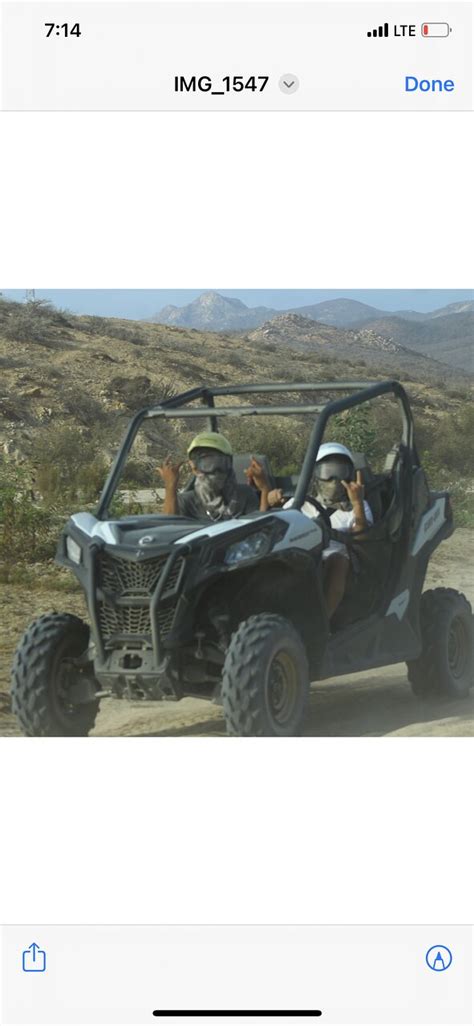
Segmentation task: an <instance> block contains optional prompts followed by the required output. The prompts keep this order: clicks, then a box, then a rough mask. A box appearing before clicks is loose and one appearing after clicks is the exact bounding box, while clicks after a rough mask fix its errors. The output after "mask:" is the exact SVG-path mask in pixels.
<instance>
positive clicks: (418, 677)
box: [407, 588, 474, 698]
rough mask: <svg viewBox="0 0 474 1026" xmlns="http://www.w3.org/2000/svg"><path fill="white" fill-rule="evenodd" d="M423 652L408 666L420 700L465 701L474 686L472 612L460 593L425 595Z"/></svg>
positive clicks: (438, 590) (440, 591)
mask: <svg viewBox="0 0 474 1026" xmlns="http://www.w3.org/2000/svg"><path fill="white" fill-rule="evenodd" d="M420 623H421V636H422V642H423V651H422V653H421V655H420V656H419V657H418V659H414V660H412V661H411V662H409V663H407V666H408V679H409V681H410V684H411V686H412V690H413V692H414V694H415V695H416V696H417V697H418V698H430V697H432V696H433V697H434V696H440V695H444V696H445V697H450V698H464V697H465V696H466V695H467V694H468V691H469V688H471V687H472V685H473V683H474V631H473V617H472V609H471V606H470V604H469V602H468V601H467V599H466V598H465V597H464V595H461V593H460V592H459V591H455V590H454V589H453V588H435V589H434V590H433V591H425V592H424V594H423V595H422V596H421V606H420Z"/></svg>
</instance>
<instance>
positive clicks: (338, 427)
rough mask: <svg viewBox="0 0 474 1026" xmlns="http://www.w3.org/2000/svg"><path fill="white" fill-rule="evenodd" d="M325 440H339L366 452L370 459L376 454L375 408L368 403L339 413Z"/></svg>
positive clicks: (332, 422)
mask: <svg viewBox="0 0 474 1026" xmlns="http://www.w3.org/2000/svg"><path fill="white" fill-rule="evenodd" d="M324 437H325V441H331V440H334V441H337V442H340V443H341V445H347V447H348V449H351V450H353V451H354V452H364V453H365V454H366V456H367V457H368V458H369V459H371V458H372V459H373V457H374V456H375V454H376V439H377V428H376V424H375V419H374V412H373V408H372V407H371V406H369V405H368V404H367V403H366V404H364V405H363V406H355V407H353V409H351V410H344V412H343V413H337V414H336V415H335V416H334V417H331V420H330V421H329V424H328V430H327V432H326V434H325V436H324Z"/></svg>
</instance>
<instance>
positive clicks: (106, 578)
mask: <svg viewBox="0 0 474 1026" xmlns="http://www.w3.org/2000/svg"><path fill="white" fill-rule="evenodd" d="M167 559H168V556H167V555H164V556H157V557H156V559H147V560H144V561H143V563H133V562H131V561H130V560H128V559H120V558H117V557H116V556H110V555H109V554H108V553H107V552H104V553H103V554H102V555H101V557H100V559H99V582H100V585H101V587H102V588H104V589H105V590H106V591H113V592H116V593H117V594H119V595H121V596H122V598H125V597H126V596H127V595H130V596H132V595H133V596H135V597H137V596H140V595H152V594H153V592H154V590H155V587H156V585H157V584H158V581H159V579H160V576H161V573H162V570H163V567H164V565H165V563H166V561H167ZM177 562H181V561H180V560H178V561H177Z"/></svg>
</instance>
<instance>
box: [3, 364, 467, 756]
mask: <svg viewBox="0 0 474 1026" xmlns="http://www.w3.org/2000/svg"><path fill="white" fill-rule="evenodd" d="M338 392H341V393H346V394H345V395H343V396H342V397H340V398H338V397H337V393H338ZM278 393H286V395H287V396H288V395H294V394H296V395H297V401H296V402H295V401H292V402H287V403H286V404H284V405H279V402H281V400H280V398H279V396H278ZM308 394H309V401H308V400H307V395H308ZM252 395H253V396H256V397H258V399H257V401H258V403H259V405H251V404H250V402H249V400H247V402H248V405H246V404H244V405H242V399H241V397H242V396H246V397H249V396H252ZM325 395H326V397H327V396H328V395H329V396H334V395H336V398H334V397H333V398H331V399H330V400H329V401H328V399H327V398H326V400H325V401H324V400H323V401H319V397H321V399H323V397H324V396H325ZM381 396H385V397H387V396H391V397H392V401H393V399H394V398H395V400H396V405H398V409H399V413H400V420H401V431H400V436H399V437H400V440H399V442H398V443H397V444H396V445H395V446H394V447H393V448H392V449H391V451H390V452H389V453H388V454H387V457H386V461H385V466H384V467H383V469H382V470H381V472H379V473H374V472H373V471H372V470H371V468H370V466H369V465H368V463H367V460H366V459H365V457H364V455H363V454H361V453H359V454H357V455H356V456H355V461H356V466H357V467H358V468H359V469H361V470H362V472H363V476H364V480H365V489H366V498H367V501H368V502H369V504H370V506H371V509H372V512H373V515H374V524H373V526H371V527H370V528H369V529H368V530H367V531H366V532H365V536H364V538H363V539H362V538H360V537H358V535H357V534H355V533H350V534H349V533H345V534H344V541H345V543H346V544H348V545H349V547H350V551H351V553H352V556H353V557H354V566H356V570H355V571H354V572H353V573H351V575H350V579H349V586H348V588H347V592H346V594H345V596H344V598H343V601H342V603H341V605H340V607H339V609H338V610H337V614H336V617H335V618H334V620H333V621H332V622H331V624H330V623H329V622H328V616H327V611H326V605H325V600H324V593H323V587H322V577H323V574H322V557H321V554H322V551H323V549H324V548H325V547H326V546H327V545H328V542H329V540H330V538H331V533H332V532H331V527H330V522H329V519H328V518H327V517H325V516H324V515H323V514H324V511H322V512H321V514H320V515H316V517H315V518H314V519H311V518H309V517H307V516H306V515H305V514H304V513H302V512H301V506H302V505H303V503H304V502H305V499H306V496H307V494H308V493H309V491H310V483H311V478H312V475H313V470H314V464H315V459H316V454H317V452H318V449H319V446H320V444H321V442H322V439H323V436H324V432H325V429H326V427H327V424H328V421H329V419H330V418H331V417H333V416H334V415H336V414H341V413H342V412H343V411H349V410H351V409H353V408H354V407H356V406H358V405H360V404H362V403H367V402H371V401H372V400H375V399H377V397H381ZM223 397H227V404H226V405H223V406H219V405H216V400H222V398H223ZM305 399H306V401H305ZM202 404H204V409H203V406H202ZM275 414H277V415H278V416H285V415H288V416H293V417H295V416H296V417H301V416H302V415H306V416H309V417H311V418H313V420H314V424H313V425H312V427H311V433H310V437H309V443H308V445H307V450H306V454H305V457H304V460H303V465H302V467H301V471H300V473H299V475H298V477H297V478H295V479H291V478H287V479H285V480H282V479H278V478H276V479H272V481H271V483H272V484H273V485H274V486H276V487H278V486H279V487H282V488H283V489H284V491H286V493H288V494H291V493H293V495H294V503H293V506H292V508H287V509H284V508H280V509H271V510H269V511H268V512H265V513H263V512H255V513H252V514H249V515H245V516H242V517H240V518H237V519H232V520H224V521H222V522H218V523H214V522H200V521H199V522H198V521H196V520H190V519H187V518H185V517H182V516H169V515H164V514H163V513H158V512H157V513H150V514H143V515H138V516H136V515H133V516H131V515H128V516H122V517H115V518H114V517H113V516H112V517H111V516H110V514H109V509H110V506H111V504H112V502H113V500H114V495H115V494H116V492H117V488H118V485H119V481H120V480H121V477H122V474H123V470H124V465H125V462H126V460H127V457H128V455H129V453H130V450H131V447H132V444H133V442H134V440H135V437H136V435H137V432H138V431H139V429H140V427H142V426H143V425H144V424H146V423H149V421H150V419H151V418H156V419H159V418H161V419H162V422H163V421H164V420H166V419H167V418H183V419H186V418H189V421H188V426H193V425H195V423H196V421H197V423H199V424H200V425H201V429H202V418H203V417H204V418H206V420H207V424H208V426H209V428H210V429H211V430H213V431H217V430H218V429H219V423H220V420H221V418H224V417H226V418H227V417H249V416H250V417H252V416H253V417H256V416H263V417H265V416H271V415H275ZM348 416H350V414H348ZM156 426H157V425H156V424H155V427H156ZM256 448H257V449H258V446H257V447H256ZM249 458H250V454H248V455H245V456H244V454H241V455H240V457H239V456H236V457H235V460H234V464H235V467H236V469H237V472H238V474H240V475H241V479H243V480H245V478H242V475H243V467H244V466H245V464H246V463H247V462H248V460H249ZM260 458H261V459H262V460H263V462H264V463H266V460H265V457H264V456H260ZM267 471H268V474H269V476H270V477H271V471H270V468H269V467H268V466H267ZM190 486H191V487H192V482H191V485H190ZM453 530H454V527H453V516H452V511H451V505H450V499H449V495H448V493H447V492H433V491H430V489H429V487H428V484H427V480H426V476H425V473H424V471H423V468H422V467H421V466H420V460H419V457H418V453H417V449H416V445H415V440H414V431H413V419H412V415H411V410H410V404H409V401H408V397H407V395H406V392H405V390H404V389H403V387H402V386H401V385H400V384H399V383H398V382H396V381H385V382H381V383H380V382H379V383H370V382H369V383H367V382H359V383H357V382H325V383H316V384H291V385H289V384H288V383H286V384H274V385H268V384H255V385H248V386H246V385H238V386H234V387H222V388H195V389H193V390H191V391H188V392H185V393H183V394H181V395H178V396H175V397H173V398H171V399H167V400H165V401H163V402H162V403H161V404H160V405H157V406H155V407H153V408H150V409H142V410H140V411H139V412H138V413H137V414H136V415H135V417H134V418H133V419H132V421H131V423H130V425H129V428H128V430H127V432H126V435H125V437H124V440H123V442H122V445H121V447H120V449H119V452H118V454H117V456H116V459H115V462H114V464H113V466H112V469H111V471H110V474H109V476H108V479H107V481H106V483H105V486H104V489H103V492H102V496H101V499H100V503H99V506H98V509H97V511H96V514H95V515H92V513H88V512H83V513H77V514H75V515H74V516H72V517H71V518H70V520H69V521H68V523H67V524H66V526H65V528H64V531H63V533H62V536H61V538H60V541H59V545H58V550H57V556H56V559H57V562H58V563H60V564H61V565H62V566H67V567H69V568H70V569H71V570H72V571H73V572H74V573H75V575H76V577H77V578H78V580H79V581H80V583H81V585H82V587H83V589H84V592H85V595H86V599H87V605H88V610H89V619H90V625H89V624H87V623H85V622H83V621H82V620H81V619H79V618H78V617H76V616H73V615H71V614H69V613H58V612H52V613H46V614H45V615H43V616H40V617H38V618H37V619H36V620H34V621H33V622H32V623H31V624H30V626H29V627H28V628H27V630H26V631H25V633H24V635H23V637H22V639H21V641H20V643H19V645H18V648H17V651H16V654H15V658H14V664H13V687H12V700H13V709H14V712H15V713H16V715H17V717H18V719H19V721H20V724H21V726H22V729H23V731H24V732H25V733H26V734H28V735H34V736H41V735H42V736H46V735H76V736H77V735H86V734H88V733H89V731H90V730H91V729H92V728H93V726H94V722H95V719H96V715H97V711H98V709H99V703H100V700H101V698H102V697H104V696H115V697H116V698H117V699H127V700H129V701H130V700H131V701H144V700H145V701H147V700H160V699H171V700H178V699H181V698H183V696H187V695H193V696H200V697H207V698H214V699H215V700H217V701H220V702H222V705H223V711H224V716H225V721H226V726H227V731H228V733H229V734H232V735H240V736H250V735H261V736H262V735H263V736H285V735H295V734H298V733H299V732H300V731H301V729H302V727H303V725H304V718H305V710H306V705H307V701H308V694H309V687H310V681H314V680H321V679H324V678H328V677H335V676H338V675H341V674H347V673H352V672H355V671H363V670H366V669H369V668H372V667H378V666H385V665H387V664H390V663H399V662H401V661H406V662H407V664H408V678H409V680H410V682H411V686H412V689H413V691H414V693H415V695H416V696H417V697H420V698H423V699H427V698H429V697H430V696H434V695H440V694H442V695H445V696H446V697H453V698H459V697H462V696H465V695H467V693H468V690H469V687H470V686H471V684H472V678H473V618H472V613H471V607H470V605H469V603H468V602H467V600H466V598H465V597H464V596H463V595H461V594H460V593H459V592H457V591H454V590H452V589H451V588H436V589H435V590H433V591H427V592H425V593H424V594H422V592H423V583H424V579H425V573H426V568H427V564H428V560H429V558H430V556H431V553H432V552H433V551H434V549H435V548H436V547H437V546H438V545H439V544H440V542H441V541H442V540H443V539H444V538H447V537H449V535H451V534H452V532H453Z"/></svg>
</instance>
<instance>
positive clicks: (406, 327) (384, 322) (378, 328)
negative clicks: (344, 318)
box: [364, 304, 474, 373]
mask: <svg viewBox="0 0 474 1026" xmlns="http://www.w3.org/2000/svg"><path fill="white" fill-rule="evenodd" d="M465 305H466V307H467V309H464V310H458V311H454V312H451V313H449V314H446V313H443V312H442V311H435V313H434V315H432V316H431V317H430V319H429V320H425V321H407V320H403V319H402V318H401V317H382V318H380V319H374V320H369V321H367V322H365V324H364V329H365V330H372V331H374V332H376V333H377V334H379V335H382V336H384V337H385V338H386V339H387V340H390V341H392V342H395V343H397V344H399V345H403V346H405V347H407V348H408V349H411V350H413V351H415V352H418V353H422V354H424V355H425V356H429V357H431V358H432V359H434V360H441V361H442V362H444V363H446V364H449V365H450V366H451V367H458V368H459V369H461V370H462V369H464V370H466V371H469V372H470V373H473V372H474V304H471V305H470V308H469V304H465Z"/></svg>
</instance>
